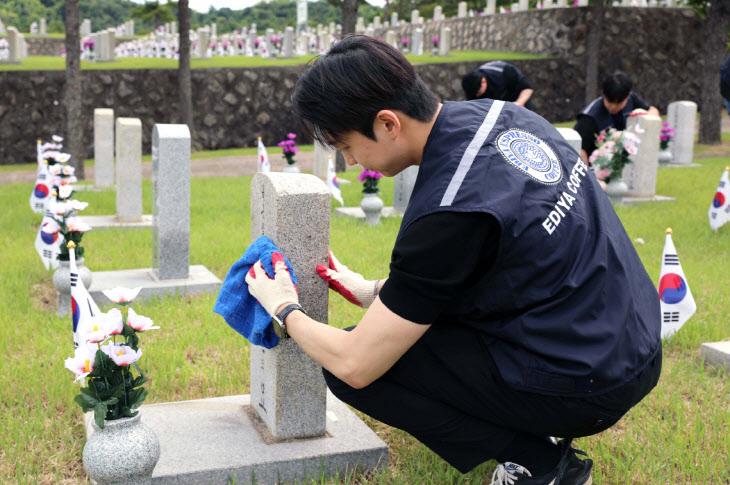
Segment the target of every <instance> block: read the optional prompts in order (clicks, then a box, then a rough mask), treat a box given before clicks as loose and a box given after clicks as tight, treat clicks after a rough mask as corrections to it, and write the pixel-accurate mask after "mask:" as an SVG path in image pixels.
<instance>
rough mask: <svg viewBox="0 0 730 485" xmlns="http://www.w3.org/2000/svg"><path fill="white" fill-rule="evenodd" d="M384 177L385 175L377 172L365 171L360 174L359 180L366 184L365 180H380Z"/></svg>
mask: <svg viewBox="0 0 730 485" xmlns="http://www.w3.org/2000/svg"><path fill="white" fill-rule="evenodd" d="M382 176H383V174H382V173H380V172H376V171H374V170H368V169H363V171H362V172H361V173H360V175H358V176H357V179H358V180H359V181H360V182H365V180H367V179H373V180H378V179H379V178H381V177H382Z"/></svg>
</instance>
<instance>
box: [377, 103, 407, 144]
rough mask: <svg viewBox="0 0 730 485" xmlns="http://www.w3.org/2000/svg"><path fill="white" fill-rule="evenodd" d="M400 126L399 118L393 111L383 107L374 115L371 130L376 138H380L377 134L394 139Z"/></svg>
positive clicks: (398, 133) (398, 132)
mask: <svg viewBox="0 0 730 485" xmlns="http://www.w3.org/2000/svg"><path fill="white" fill-rule="evenodd" d="M401 128H402V126H401V121H400V118H399V117H398V115H397V114H396V113H395V112H394V111H391V110H389V109H383V110H380V111H378V114H376V115H375V121H374V122H373V131H374V132H375V136H376V138H380V136H379V135H382V136H385V137H387V138H390V139H391V140H395V139H396V138H398V135H400V131H401Z"/></svg>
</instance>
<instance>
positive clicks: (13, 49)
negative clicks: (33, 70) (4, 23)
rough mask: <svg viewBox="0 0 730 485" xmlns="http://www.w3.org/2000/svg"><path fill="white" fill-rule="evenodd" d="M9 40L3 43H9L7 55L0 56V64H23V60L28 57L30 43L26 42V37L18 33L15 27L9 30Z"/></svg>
mask: <svg viewBox="0 0 730 485" xmlns="http://www.w3.org/2000/svg"><path fill="white" fill-rule="evenodd" d="M7 34H8V36H7V39H0V40H3V41H4V42H3V43H7V47H6V49H3V50H7V53H6V55H0V64H3V63H6V64H7V63H10V64H19V63H21V62H23V59H25V58H26V57H28V43H27V42H26V40H25V36H24V35H23V34H21V33H20V32H18V29H16V28H15V27H8V28H7Z"/></svg>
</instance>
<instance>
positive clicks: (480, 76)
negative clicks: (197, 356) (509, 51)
mask: <svg viewBox="0 0 730 485" xmlns="http://www.w3.org/2000/svg"><path fill="white" fill-rule="evenodd" d="M461 87H462V89H463V90H464V95H465V96H466V99H469V100H471V99H484V98H489V99H497V100H501V101H512V102H513V103H515V104H517V105H519V106H524V107H525V108H527V109H529V110H532V111H534V110H535V109H534V106H533V104H532V100H531V99H530V98H531V97H532V94H533V93H534V92H535V90H534V89H533V87H532V83H530V80H529V79H527V77H526V76H525V75H524V74H522V71H520V70H519V69H517V68H516V67H515V66H513V65H512V64H510V63H508V62H504V61H491V62H487V63H485V64H482V65H481V66H479V68H478V69H477V70H476V71H473V72H470V73H469V74H467V75H466V76H464V77H463V78H462V79H461Z"/></svg>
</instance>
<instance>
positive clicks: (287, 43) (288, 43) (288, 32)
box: [283, 27, 294, 57]
mask: <svg viewBox="0 0 730 485" xmlns="http://www.w3.org/2000/svg"><path fill="white" fill-rule="evenodd" d="M283 54H284V57H294V28H293V27H287V28H286V29H284V52H283Z"/></svg>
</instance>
